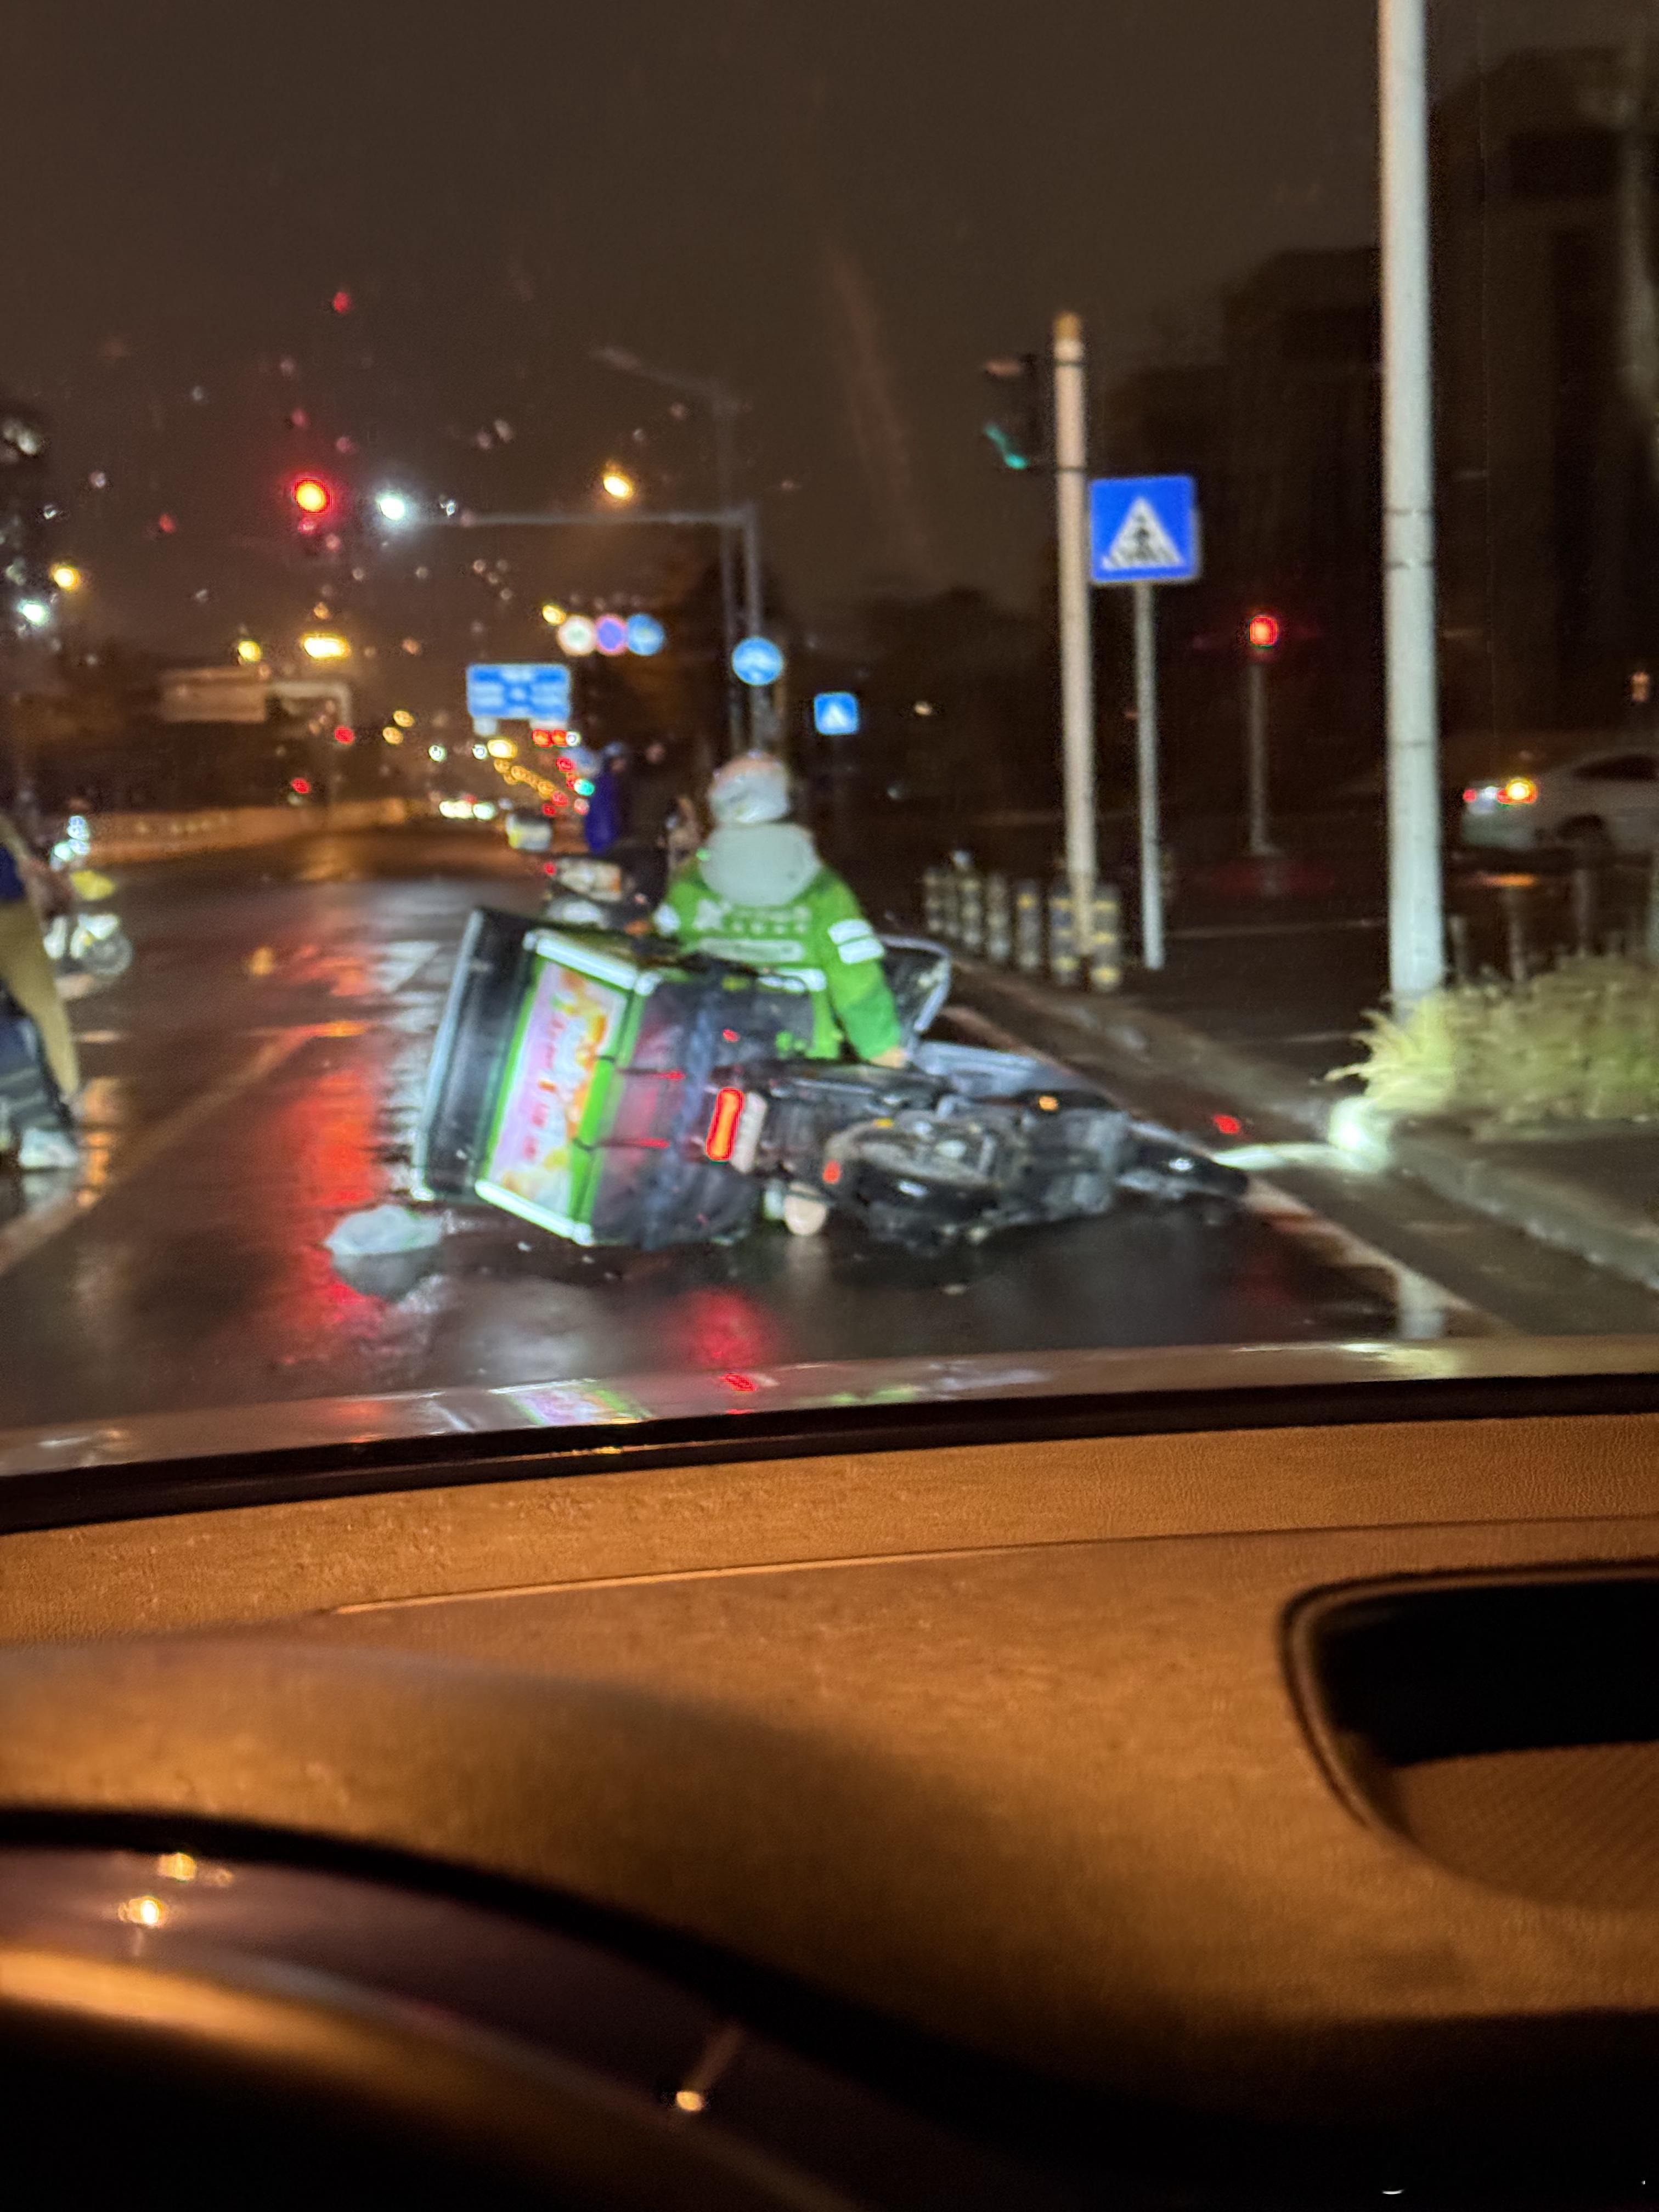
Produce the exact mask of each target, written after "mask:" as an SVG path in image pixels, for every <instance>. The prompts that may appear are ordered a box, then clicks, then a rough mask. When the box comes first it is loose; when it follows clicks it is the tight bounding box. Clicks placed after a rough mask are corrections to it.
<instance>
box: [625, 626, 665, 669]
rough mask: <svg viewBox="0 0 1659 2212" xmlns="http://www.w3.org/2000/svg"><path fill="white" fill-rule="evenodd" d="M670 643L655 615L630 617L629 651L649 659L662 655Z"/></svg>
mask: <svg viewBox="0 0 1659 2212" xmlns="http://www.w3.org/2000/svg"><path fill="white" fill-rule="evenodd" d="M667 641H668V633H667V631H666V630H665V629H664V628H663V626H662V624H661V623H659V621H658V620H657V617H655V615H629V617H628V650H629V652H630V653H641V654H642V655H644V656H645V657H646V658H647V659H648V658H649V657H650V655H651V654H652V653H660V652H661V651H662V649H663V647H664V646H665V644H666V643H667Z"/></svg>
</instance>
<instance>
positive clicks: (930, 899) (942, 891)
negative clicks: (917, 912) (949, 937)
mask: <svg viewBox="0 0 1659 2212" xmlns="http://www.w3.org/2000/svg"><path fill="white" fill-rule="evenodd" d="M950 882H951V871H950V870H949V868H924V869H923V870H922V872H921V919H922V927H923V928H924V929H925V930H926V931H927V934H928V936H929V937H943V936H944V935H945V933H946V928H945V925H946V915H947V906H946V901H947V896H948V893H949V890H950Z"/></svg>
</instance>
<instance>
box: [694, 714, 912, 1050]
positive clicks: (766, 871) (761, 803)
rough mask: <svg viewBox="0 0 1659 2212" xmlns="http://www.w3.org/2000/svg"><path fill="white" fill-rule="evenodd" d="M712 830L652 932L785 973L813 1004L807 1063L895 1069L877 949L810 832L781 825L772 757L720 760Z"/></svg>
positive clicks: (713, 787)
mask: <svg viewBox="0 0 1659 2212" xmlns="http://www.w3.org/2000/svg"><path fill="white" fill-rule="evenodd" d="M708 806H709V811H710V812H711V813H712V814H713V816H714V831H713V833H712V834H711V836H709V838H708V842H707V843H706V844H705V845H704V847H703V848H702V851H701V852H700V853H699V854H697V856H696V860H693V861H692V862H691V863H690V866H686V867H684V868H682V869H681V870H680V872H679V873H678V875H676V876H675V878H674V879H673V881H672V882H671V884H669V886H668V896H666V898H665V900H664V901H663V903H662V905H661V906H660V907H659V908H658V909H657V916H656V925H657V927H658V929H659V931H660V933H662V935H664V936H665V937H672V938H675V939H678V942H680V943H681V944H683V945H689V946H690V947H691V948H692V949H693V950H694V951H702V952H712V953H715V954H717V955H718V956H719V957H720V958H721V959H723V960H735V961H738V962H740V963H742V965H743V966H744V967H745V968H763V969H771V970H773V971H774V972H775V973H776V974H778V975H793V976H796V977H798V978H799V980H800V981H802V982H804V983H805V985H806V987H807V988H808V990H810V991H811V994H812V1003H813V1012H814V1023H813V1032H812V1042H811V1046H810V1047H809V1051H810V1053H811V1057H812V1058H813V1059H814V1060H835V1059H837V1058H839V1056H840V1054H841V1048H842V1038H843V1037H845V1038H846V1040H847V1041H848V1042H849V1043H850V1044H851V1046H852V1048H853V1049H854V1052H855V1053H856V1054H858V1056H859V1058H860V1060H872V1061H873V1062H874V1063H875V1064H876V1065H877V1066H879V1067H902V1066H904V1064H905V1060H906V1058H907V1054H906V1053H905V1049H904V1036H903V1032H902V1030H901V1029H900V1026H899V1018H898V1012H897V1009H896V1007H895V1006H894V1004H893V994H892V993H891V992H890V990H889V989H888V987H887V976H886V972H885V970H884V968H883V965H882V951H881V940H880V939H879V938H878V936H877V935H876V933H875V931H874V930H873V929H872V927H870V924H869V922H868V921H866V918H865V914H864V909H863V908H862V907H860V904H859V902H858V900H857V899H856V898H855V897H854V894H853V892H852V890H850V889H849V887H848V884H846V883H844V882H843V881H842V878H841V877H840V876H838V875H837V874H836V872H835V870H834V869H833V868H827V867H825V866H824V865H823V860H822V859H821V858H820V857H819V854H818V848H817V845H816V844H814V842H812V834H811V830H809V829H804V828H803V827H802V826H801V824H800V823H798V822H791V821H789V820H787V818H786V817H787V815H788V812H789V779H788V776H787V774H786V773H785V770H784V768H783V764H782V763H781V761H779V760H777V759H775V757H773V756H772V755H771V754H770V753H744V754H741V755H739V757H738V758H737V759H736V760H732V761H728V762H727V763H726V766H725V767H724V768H723V769H720V773H719V774H718V775H716V776H715V778H714V781H713V782H712V783H711V784H710V785H709V787H708Z"/></svg>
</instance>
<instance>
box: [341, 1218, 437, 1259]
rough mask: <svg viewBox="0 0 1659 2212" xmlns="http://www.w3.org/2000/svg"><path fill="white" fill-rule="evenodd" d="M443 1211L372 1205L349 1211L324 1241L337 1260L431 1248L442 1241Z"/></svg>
mask: <svg viewBox="0 0 1659 2212" xmlns="http://www.w3.org/2000/svg"><path fill="white" fill-rule="evenodd" d="M443 1235H444V1225H443V1218H442V1216H441V1214H435V1213H411V1212H410V1210H409V1208H408V1207H407V1206H370V1207H369V1208H368V1211H367V1212H363V1213H348V1214H347V1216H346V1217H345V1218H344V1220H343V1221H342V1222H340V1223H339V1224H338V1225H337V1227H336V1229H335V1230H334V1232H333V1234H332V1235H331V1237H328V1238H327V1239H326V1240H325V1241H326V1243H327V1245H328V1249H329V1250H330V1251H331V1253H332V1254H333V1255H334V1256H335V1258H336V1259H337V1260H383V1259H390V1258H392V1257H394V1256H398V1255H403V1254H404V1253H409V1252H429V1251H431V1250H432V1249H433V1248H434V1246H435V1245H438V1244H441V1243H442V1242H443Z"/></svg>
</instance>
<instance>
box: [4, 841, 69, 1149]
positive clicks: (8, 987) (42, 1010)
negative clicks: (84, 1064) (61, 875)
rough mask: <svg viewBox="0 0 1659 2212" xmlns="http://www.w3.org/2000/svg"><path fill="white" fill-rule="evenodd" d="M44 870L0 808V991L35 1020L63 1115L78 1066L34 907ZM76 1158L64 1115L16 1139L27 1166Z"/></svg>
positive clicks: (67, 1018) (30, 1128)
mask: <svg viewBox="0 0 1659 2212" xmlns="http://www.w3.org/2000/svg"><path fill="white" fill-rule="evenodd" d="M45 875H46V870H45V869H44V868H43V867H42V866H41V863H40V861H39V860H37V859H36V858H35V856H34V854H33V853H32V852H31V851H30V850H29V848H28V844H27V840H26V839H25V838H24V837H23V836H22V834H21V831H20V830H19V829H18V828H17V827H16V825H15V823H13V821H12V820H11V818H10V817H9V815H7V814H4V813H0V991H4V992H6V993H8V994H9V995H10V997H11V999H12V1000H13V1002H14V1003H15V1005H16V1006H18V1007H19V1008H21V1011H22V1012H23V1013H24V1014H25V1015H27V1018H28V1019H29V1020H30V1021H32V1022H33V1024H34V1026H35V1029H36V1030H37V1032H38V1033H39V1036H40V1046H41V1050H42V1052H43V1053H44V1054H45V1056H46V1068H47V1072H48V1073H50V1075H51V1077H52V1081H53V1083H54V1084H55V1085H56V1086H57V1089H58V1097H59V1101H60V1103H61V1107H62V1111H63V1114H64V1117H65V1119H67V1116H68V1115H69V1112H70V1108H71V1107H72V1105H73V1103H74V1101H75V1097H76V1092H77V1091H79V1090H80V1087H81V1067H80V1061H79V1060H78V1058H77V1056H76V1049H75V1039H74V1037H73V1036H71V1035H70V1025H69V1016H68V1015H67V1013H66V1012H64V1002H63V1000H61V999H60V998H59V996H58V978H57V975H56V974H55V973H54V972H53V969H52V963H51V961H50V960H49V959H48V958H47V957H46V940H45V938H44V937H43V935H42V933H41V929H40V915H39V913H38V911H37V909H36V904H35V900H36V897H37V896H40V893H39V891H38V890H37V886H39V885H40V882H41V878H43V876H45ZM79 1158H80V1152H79V1150H78V1148H77V1146H76V1143H75V1140H74V1139H73V1138H72V1137H71V1136H70V1133H69V1131H68V1129H67V1128H66V1127H64V1123H63V1122H62V1121H59V1122H58V1123H56V1124H34V1125H31V1126H30V1127H27V1128H25V1129H24V1130H23V1132H22V1134H21V1139H20V1141H19V1143H18V1147H17V1164H18V1166H19V1167H20V1168H22V1169H23V1170H25V1171H26V1172H32V1171H33V1170H36V1169H48V1168H72V1167H74V1166H75V1165H76V1163H77V1161H78V1160H79Z"/></svg>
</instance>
